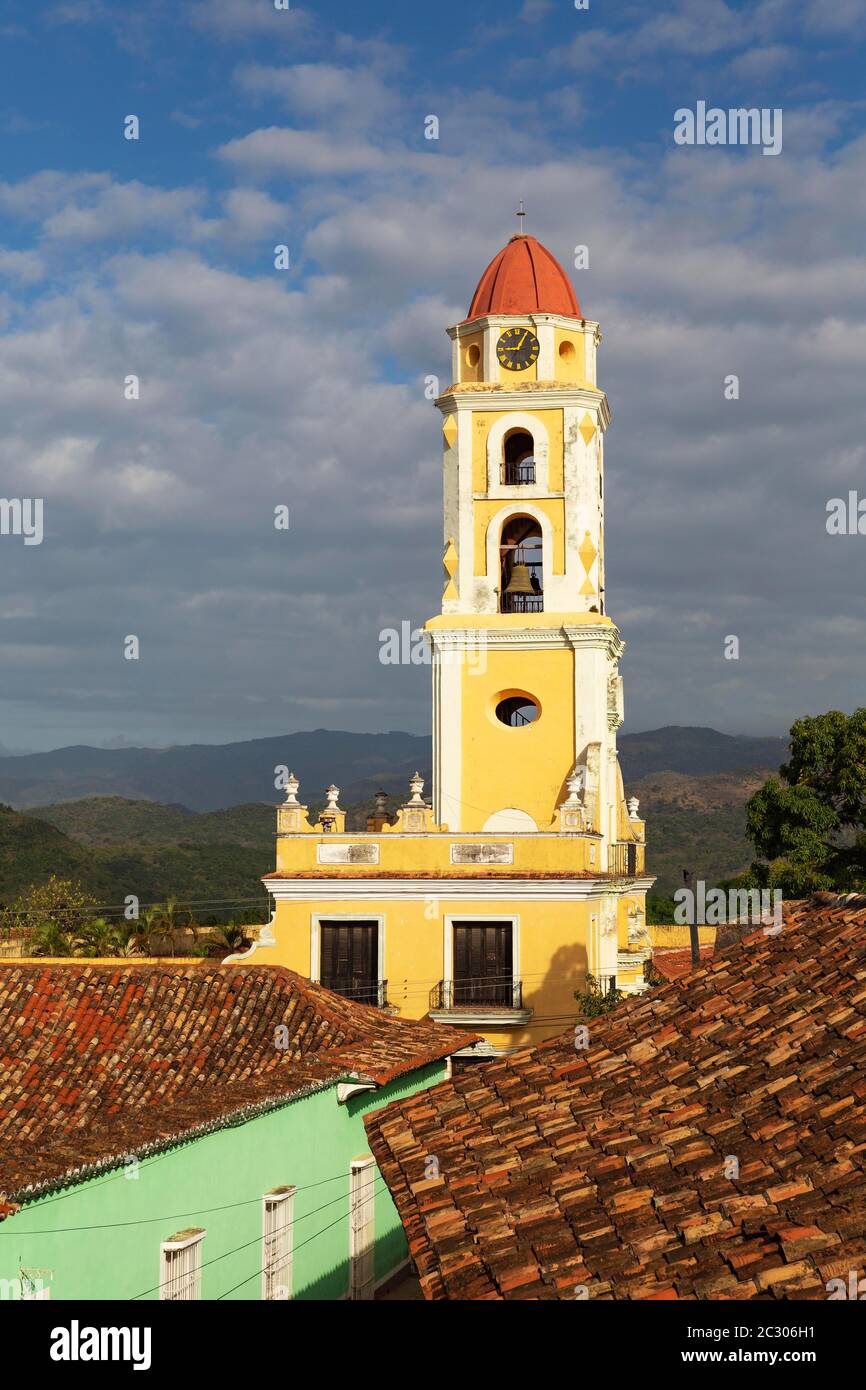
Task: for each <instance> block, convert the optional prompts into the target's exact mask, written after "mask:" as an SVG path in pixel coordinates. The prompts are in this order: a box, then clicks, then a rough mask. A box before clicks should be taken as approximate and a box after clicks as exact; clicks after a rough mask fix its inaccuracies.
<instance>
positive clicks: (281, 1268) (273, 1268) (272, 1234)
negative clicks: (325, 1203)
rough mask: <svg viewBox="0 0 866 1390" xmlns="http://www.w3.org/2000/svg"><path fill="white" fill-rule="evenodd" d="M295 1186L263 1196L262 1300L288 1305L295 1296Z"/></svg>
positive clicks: (279, 1188) (277, 1188) (279, 1189)
mask: <svg viewBox="0 0 866 1390" xmlns="http://www.w3.org/2000/svg"><path fill="white" fill-rule="evenodd" d="M296 1190H297V1189H296V1188H294V1187H275V1188H273V1190H272V1191H271V1192H266V1193H265V1194H264V1196H263V1197H262V1301H263V1302H264V1303H287V1302H288V1301H289V1300H290V1299H291V1297H292V1264H293V1257H294V1220H295V1192H296Z"/></svg>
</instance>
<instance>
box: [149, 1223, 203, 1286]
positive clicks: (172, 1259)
mask: <svg viewBox="0 0 866 1390" xmlns="http://www.w3.org/2000/svg"><path fill="white" fill-rule="evenodd" d="M206 1235H207V1231H205V1230H195V1231H181V1232H179V1233H178V1234H177V1235H175V1236H170V1237H169V1239H168V1240H164V1241H163V1242H162V1244H161V1245H160V1247H159V1297H160V1300H161V1301H163V1302H168V1303H183V1302H199V1301H200V1300H201V1255H202V1244H203V1242H204V1238H205V1236H206Z"/></svg>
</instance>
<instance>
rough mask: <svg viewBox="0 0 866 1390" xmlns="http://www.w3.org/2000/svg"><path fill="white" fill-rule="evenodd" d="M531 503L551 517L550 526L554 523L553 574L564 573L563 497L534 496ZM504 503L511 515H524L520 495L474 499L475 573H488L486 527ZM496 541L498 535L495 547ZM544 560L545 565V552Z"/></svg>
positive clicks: (546, 561) (546, 558)
mask: <svg viewBox="0 0 866 1390" xmlns="http://www.w3.org/2000/svg"><path fill="white" fill-rule="evenodd" d="M531 505H532V507H533V508H535V509H537V510H538V511H540V512H544V513H545V515H546V516H547V517H549V519H550V524H551V526H552V527H553V573H554V574H564V573H565V501H564V499H563V498H561V497H548V498H537V497H533V498H532V499H531ZM504 507H509V508H513V515H514V516H523V515H525V513H524V511H523V509H522V508H521V505H520V499H519V498H515V499H514V500H513V501H511V500H509V501H507V502H503V500H502V499H501V498H498V499H497V500H496V501H490V502H476V503H475V573H476V574H486V573H487V530H488V527H489V525H490V522H491V520H492V518H493V517H494V516H496V515H497V513H498V512H501V511H502V510H503V508H504ZM499 541H500V537H499V536H497V537H496V545H497V547H498V545H499ZM544 563H545V565H546V564H547V563H548V557H547V555H545V557H544Z"/></svg>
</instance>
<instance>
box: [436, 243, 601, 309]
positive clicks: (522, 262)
mask: <svg viewBox="0 0 866 1390" xmlns="http://www.w3.org/2000/svg"><path fill="white" fill-rule="evenodd" d="M533 313H540V314H564V315H566V317H568V318H573V319H579V318H582V317H583V315H582V313H581V311H580V305H579V304H578V302H577V296H576V294H575V293H574V289H573V287H572V283H571V281H570V280H569V278H568V276H567V275H566V273H565V271H564V270H563V268H562V266H561V265H560V264H559V261H558V260H557V259H556V257H555V256H551V254H550V252H549V251H548V249H547V247H546V246H542V244H541V242H540V241H536V239H535V237H534V236H513V237H512V238H511V240H510V241H509V243H508V245H507V246H503V248H502V250H501V251H500V252H499V254H498V255H497V256H494V258H493V260H492V261H491V262H490V264H489V266H488V267H487V269H486V270H485V272H484V274H483V275H482V277H481V279H480V280H479V281H478V288H477V290H476V291H475V294H474V295H473V298H472V305H471V307H470V309H469V313H468V314H467V316H466V318H465V319H464V323H468V322H469V320H470V319H477V318H481V317H482V316H483V315H484V314H533Z"/></svg>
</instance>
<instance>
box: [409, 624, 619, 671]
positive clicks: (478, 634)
mask: <svg viewBox="0 0 866 1390" xmlns="http://www.w3.org/2000/svg"><path fill="white" fill-rule="evenodd" d="M484 616H485V615H484V614H479V622H478V627H474V628H428V629H425V630H426V631H427V633H428V635H429V637H430V640H431V642H432V645H433V647H434V649H435V650H438V651H467V650H468V651H476V650H477V649H478V648H479V647H506V648H508V647H520V648H521V649H522V650H526V651H530V650H538V649H539V648H544V647H547V648H550V647H558V648H562V647H572V648H577V647H592V648H601V650H602V651H606V652H608V654H609V655H610V656H611V657H612V658H614V659H615V660H619V658H620V657H621V656H622V654H623V652H624V651H625V643H624V642H623V640H622V638H621V637H620V635H619V630H618V629H617V628H616V627H613V626H610V625H608V624H606V623H605V624H601V623H600V624H598V625H597V626H596V625H595V624H589V623H586V624H581V625H580V626H579V627H572V626H568V627H549V628H539V627H516V628H487V627H485V626H484V621H483V620H484ZM555 616H556V615H555V614H554V613H551V617H555Z"/></svg>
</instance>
